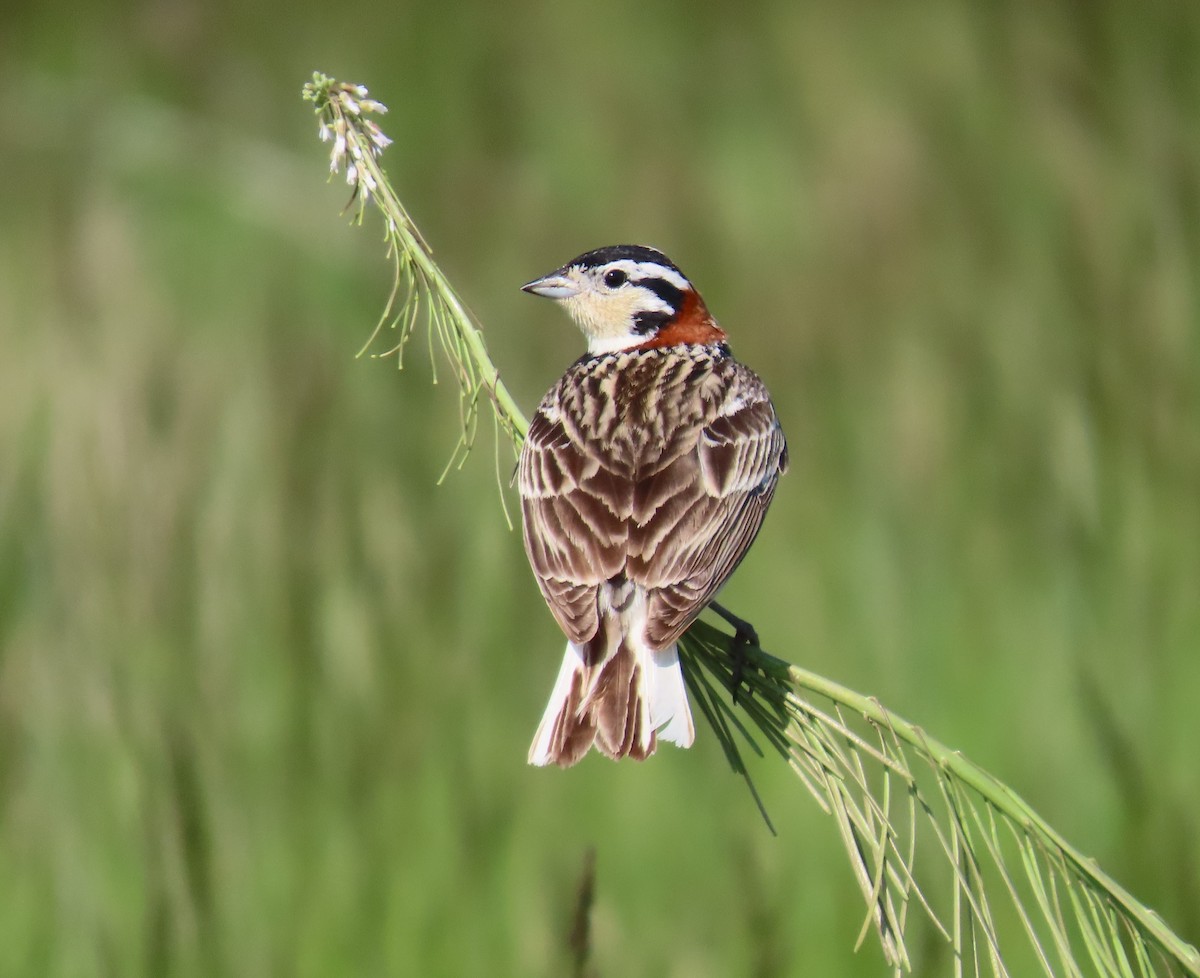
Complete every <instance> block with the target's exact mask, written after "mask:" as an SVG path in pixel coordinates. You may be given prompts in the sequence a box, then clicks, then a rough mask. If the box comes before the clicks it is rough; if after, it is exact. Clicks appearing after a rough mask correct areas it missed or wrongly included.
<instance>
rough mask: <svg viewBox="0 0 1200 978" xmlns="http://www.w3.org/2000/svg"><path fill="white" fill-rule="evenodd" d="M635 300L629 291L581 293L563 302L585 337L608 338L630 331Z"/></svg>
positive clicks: (631, 329) (623, 334)
mask: <svg viewBox="0 0 1200 978" xmlns="http://www.w3.org/2000/svg"><path fill="white" fill-rule="evenodd" d="M638 299H639V297H638V295H637V294H635V293H633V292H617V293H613V294H610V295H602V294H598V293H595V292H584V293H582V294H580V295H577V296H573V297H571V298H570V299H567V300H565V301H564V303H563V305H565V306H566V307H567V312H568V313H569V314H570V316H571V318H572V319H573V320H575V322H576V324H577V325H578V326H579V328H580V329H581V330H583V333H584V335H585V336H587V337H588V338H589V339H612V338H615V337H620V336H628V335H630V334H631V333H632V332H633V316H634V312H635V307H636V306H637V303H638Z"/></svg>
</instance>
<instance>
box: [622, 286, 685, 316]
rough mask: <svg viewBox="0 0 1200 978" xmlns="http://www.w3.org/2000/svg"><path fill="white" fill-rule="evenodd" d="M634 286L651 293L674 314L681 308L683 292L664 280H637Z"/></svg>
mask: <svg viewBox="0 0 1200 978" xmlns="http://www.w3.org/2000/svg"><path fill="white" fill-rule="evenodd" d="M634 285H640V286H641V287H642V288H643V289H648V290H649V291H651V292H653V293H654V294H655V295H656V296H658V297H659V298H660V299H662V301H663V302H665V303H666V304H667V305H668V306H670V307H671V308H672V309H673V310H675V312H679V310H680V309H682V308H683V290H682V289H680V288H678V287H677V286H674V285H672V284H671V283H670V282H668V281H667V280H666V279H665V278H639V279H635V280H634Z"/></svg>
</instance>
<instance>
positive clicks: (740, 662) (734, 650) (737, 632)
mask: <svg viewBox="0 0 1200 978" xmlns="http://www.w3.org/2000/svg"><path fill="white" fill-rule="evenodd" d="M708 606H709V607H710V608H711V609H712V610H713V611H715V612H716V613H717V614H718V615H720V616H721V617H722V618H724V619H725V620H726V621H727V622H729V624H731V625H732V626H733V640H732V642H731V643H730V646H731V648H730V655H731V657H732V659H733V668H732V675H731V677H730V678H731V679H732V682H733V702H734V703H735V704H736V703H737V701H738V690H739V689H741V687H742V680H743V679H744V678H745V675H746V663H747V656H746V648H747V646H751V645H753V646H754V647H755V648H758V632H756V631H755V630H754V626H753V625H751V624H750V622H748V621H746V620H745V619H743V618H739V617H738V616H737V615H735V614H734V613H733V612H732V611H730V610H729V609H728V608H725V607H722V606H721V605H719V604H717V602H715V601H710V602H709V604H708Z"/></svg>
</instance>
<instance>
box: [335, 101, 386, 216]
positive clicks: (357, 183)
mask: <svg viewBox="0 0 1200 978" xmlns="http://www.w3.org/2000/svg"><path fill="white" fill-rule="evenodd" d="M324 94H325V95H326V99H327V100H326V101H325V103H324V105H323V106H322V107H321V111H320V122H319V124H318V126H317V133H318V135H319V136H320V137H321V141H322V142H329V141H330V140H332V141H333V151H332V152H331V153H330V157H329V172H330V173H337V172H339V171H340V170H341V166H342V162H343V161H346V160H347V158H348V160H349V161H348V163H347V166H346V183H348V184H349V185H350V186H351V187H355V188H357V190H358V192H359V193H361V194H362V195H363V200H364V201H365V200H367V199H368V198H369V197H370V196H371V194H372V193H373V192H374V191H375V190H376V188H377V184H376V182H375V178H374V176H372V174H371V172H370V169H369V168H368V167H366V166H364V165H363V164H364V162H365V160H366V157H367V155H368V154H369V155H370V156H371V157H378V156H379V155H380V154H381V153H382V152H383V151H384V150H385V149H386V148H387V147H388V146H390V145H391V143H392V141H391V140H390V139H389V138H388V137H387V136H385V135H384V134H383V130H382V129H380V128H379V126H378V125H377V124H376V123H375V121H374V120H372V119H367V118H365V114H367V113H372V112H376V113H379V114H380V115H383V114H384V113H385V112H387V106H386V105H384V104H383V103H382V102H376V101H375V100H374V99H372V98H368V97H367V90H366V88H365V87H364V86H362V85H350V84H347V83H344V82H337V83H334V84H332V85H330V86H329V87H328V88H327V89H326V91H325V93H324Z"/></svg>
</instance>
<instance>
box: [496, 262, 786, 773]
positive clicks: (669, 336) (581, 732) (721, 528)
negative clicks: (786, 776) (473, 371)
mask: <svg viewBox="0 0 1200 978" xmlns="http://www.w3.org/2000/svg"><path fill="white" fill-rule="evenodd" d="M523 288H524V289H525V291H526V292H532V293H534V294H535V295H542V296H546V297H547V298H550V299H554V300H556V301H557V302H559V303H561V304H562V305H563V306H565V307H566V310H567V312H568V313H569V314H570V316H571V318H572V319H574V320H575V322H576V324H577V325H578V326H579V328H580V329H582V330H583V333H584V335H585V336H586V337H587V340H588V352H587V355H586V356H584V357H582V358H581V359H580V360H578V361H576V362H575V364H574V365H572V366H571V368H570V369H569V370H567V372H566V373H565V374H564V375H563V376H562V378H561V379H560V380H559V381H558V383H556V384H555V385H554V386H553V387H552V388H551V389H550V392H549V393H548V394H547V395H546V396H545V397H544V398H543V399H542V402H541V404H540V405H538V409H537V413H536V415H535V416H534V418H533V421H532V423H531V424H530V427H529V434H528V436H527V437H526V439H525V445H524V447H523V448H522V450H521V458H520V462H519V464H518V470H517V481H518V485H519V487H520V493H521V509H522V514H523V516H524V524H525V550H526V552H527V553H528V554H529V561H530V563H531V564H532V565H533V572H534V574H535V575H536V576H537V581H538V585H539V586H540V587H541V589H542V594H543V595H544V596H545V598H546V601H547V603H548V604H549V605H550V610H551V611H552V612H553V613H554V617H555V618H556V619H557V620H558V624H559V625H560V626H561V627H562V630H563V631H564V632H566V635H567V640H568V641H567V653H566V657H565V659H564V660H563V664H562V669H561V670H560V671H559V674H558V681H557V682H556V683H555V684H554V692H553V693H552V694H551V696H550V704H549V706H547V707H546V713H545V715H544V716H543V717H542V722H541V726H539V727H538V731H537V734H536V736H535V737H534V741H533V746H532V747H531V748H530V751H529V762H530V763H531V764H549V763H551V762H553V763H555V764H558V765H561V766H563V767H566V766H568V765H570V764H574V763H575V762H576V761H578V760H579V759H580V758H581V757H582V756H583V755H584V754H585V753H587V750H588V748H589V747H591V746H592V744H593V743H594V744H595V745H596V746H597V747H598V748H599V749H600V751H602V752H603V753H605V754H607V755H608V756H609V757H611V758H613V759H618V758H622V757H626V756H629V757H635V758H638V759H643V758H646V757H649V756H650V755H651V754H653V753H654V749H655V746H656V744H657V741H658V740H659V739H662V740H667V741H670V742H672V743H675V744H678V745H679V746H680V747H688V746H690V745H691V743H692V740H693V739H694V737H695V731H694V728H693V726H692V714H691V710H690V709H689V708H688V701H687V693H686V690H685V688H684V680H683V673H682V671H681V670H680V666H679V656H678V653H677V647H676V641H677V640H678V639H679V636H680V635H682V634H683V632H684V631H685V630H686V629H687V627H688V625H690V624H691V623H692V621H693V620H694V619H695V618H696V616H697V615H699V614H700V612H701V611H702V610H703V609H704V607H705V606H706V605H707V604H708V603H709V602H710V601H711V600H712V598H713V596H714V595H715V594H716V592H717V589H718V588H720V587H721V585H722V584H724V583H725V580H726V579H727V578H728V577H729V575H730V574H731V573H733V569H734V568H735V567H736V566H737V565H738V562H739V561H740V560H741V559H742V557H743V556H744V555H745V553H746V550H747V548H748V547H749V546H750V544H751V542H752V541H753V540H754V536H755V534H757V533H758V528H759V527H760V526H761V525H762V521H763V516H764V515H765V514H766V511H767V506H768V505H769V504H770V502H771V497H772V496H773V495H774V493H775V484H776V482H777V481H778V480H779V476H780V475H781V474H782V473H783V472H784V471H785V470H786V469H787V446H786V444H785V443H784V438H783V432H782V431H781V430H780V427H779V420H778V419H777V418H776V416H775V409H774V408H773V407H772V406H771V400H770V398H769V396H768V395H767V390H766V388H765V387H764V386H763V383H762V381H761V380H759V379H758V377H757V376H755V375H754V374H753V373H752V372H751V371H750V370H748V369H747V368H745V367H743V366H742V365H741V364H740V363H738V362H737V361H736V360H734V359H733V356H732V354H731V353H730V352H729V347H728V346H727V345H726V342H725V340H726V336H725V331H724V330H722V329H721V327H720V326H718V325H717V323H716V320H714V319H713V317H712V315H711V314H710V313H709V311H708V309H707V308H706V307H705V305H704V301H703V300H702V299H701V298H700V295H699V293H697V292H696V290H695V289H693V288H692V285H691V283H690V282H688V280H687V279H686V278H685V277H684V275H683V273H682V272H681V271H680V270H679V269H678V268H677V267H676V266H675V264H674V263H672V262H671V261H670V259H668V258H667V257H666V255H664V254H662V253H661V252H659V251H656V250H654V249H653V248H646V247H643V246H641V245H616V246H614V247H610V248H600V249H598V250H597V251H589V252H588V253H587V254H585V255H580V256H579V257H578V258H576V259H575V260H574V261H571V262H568V263H567V264H566V265H564V266H563V267H562V268H560V269H558V270H557V271H554V272H551V273H550V274H549V275H546V276H544V277H542V278H539V279H536V280H535V281H533V282H530V283H529V284H528V285H525V286H523Z"/></svg>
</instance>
